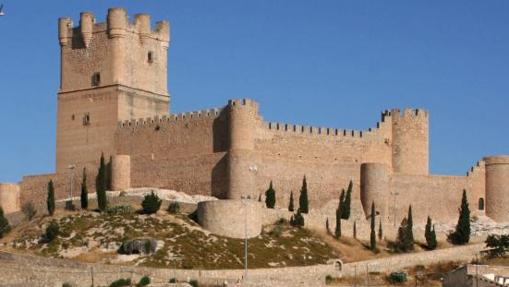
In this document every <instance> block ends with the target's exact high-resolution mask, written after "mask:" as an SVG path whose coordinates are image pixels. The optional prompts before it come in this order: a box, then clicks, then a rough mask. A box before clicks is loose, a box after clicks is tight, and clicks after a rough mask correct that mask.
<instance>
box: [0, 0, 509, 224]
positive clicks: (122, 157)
mask: <svg viewBox="0 0 509 287" xmlns="http://www.w3.org/2000/svg"><path fill="white" fill-rule="evenodd" d="M169 40H170V31H169V23H168V22H165V21H162V22H158V23H157V24H156V27H155V28H154V29H152V27H151V26H150V17H149V16H148V15H146V14H138V15H136V16H135V17H134V21H133V22H129V20H128V17H127V12H126V11H125V10H124V9H121V8H112V9H110V10H109V11H108V15H107V19H106V22H105V23H96V22H95V19H94V16H93V15H92V14H91V13H89V12H84V13H82V14H81V17H80V24H79V26H76V27H73V26H72V22H71V20H70V18H61V19H60V20H59V42H60V46H61V62H62V66H61V67H62V68H61V83H60V90H59V94H58V117H57V122H58V123H57V156H56V166H57V167H56V172H55V173H52V174H46V175H35V176H26V177H24V178H23V179H22V181H21V182H20V183H19V193H20V197H19V199H20V200H19V204H18V203H17V201H16V200H12V196H13V195H14V196H15V195H16V193H17V191H16V188H14V189H13V187H12V186H10V185H0V193H1V194H2V195H5V196H0V199H1V202H0V204H2V206H3V207H4V209H5V210H10V211H12V210H16V209H19V206H20V204H23V203H25V202H27V201H35V202H39V203H40V202H44V200H45V198H46V185H47V182H48V181H49V180H50V179H51V180H53V181H54V183H55V187H56V196H57V198H65V197H66V196H68V194H69V192H70V190H71V185H72V190H74V191H75V193H77V192H78V190H79V187H80V182H81V174H82V170H83V168H86V171H87V175H88V182H87V183H88V187H89V190H90V192H94V186H95V184H94V179H95V176H96V173H97V167H98V163H99V157H100V155H101V153H104V155H105V158H106V160H107V161H108V162H110V165H111V178H112V187H113V189H118V190H121V189H126V188H129V187H144V186H153V187H161V188H169V189H175V190H178V191H183V192H186V193H189V194H207V195H213V196H216V197H218V198H220V199H233V200H238V199H240V198H241V197H242V196H249V197H251V199H257V198H258V197H259V195H260V194H263V193H264V191H265V190H266V189H267V187H268V185H269V182H270V181H273V183H274V187H275V189H276V191H277V192H276V195H277V205H278V206H279V207H286V206H287V205H288V201H289V197H290V192H293V193H294V198H295V199H296V202H297V199H298V195H299V190H300V188H301V185H302V179H303V177H304V176H306V179H307V183H308V194H309V199H310V207H311V209H319V208H322V207H327V208H334V206H337V201H338V198H339V194H340V192H341V190H342V189H343V188H346V187H347V185H348V183H349V182H350V180H351V181H352V182H353V185H354V193H353V203H352V204H353V206H355V208H358V209H360V210H361V211H359V212H360V213H362V217H363V218H364V219H365V218H366V217H369V215H370V214H369V213H370V205H371V203H372V202H375V204H376V206H377V213H379V214H380V218H381V219H383V221H398V222H399V221H401V218H402V217H403V216H405V215H406V212H407V209H408V206H409V205H410V204H411V205H412V206H413V207H414V208H413V211H414V217H415V219H416V220H419V221H422V220H424V219H425V218H426V216H428V215H430V216H432V217H433V218H434V220H439V221H450V220H456V218H457V209H456V208H453V207H455V206H458V205H459V202H460V199H461V194H462V191H463V190H466V192H467V195H468V197H469V201H470V203H471V207H472V209H476V208H477V207H478V202H480V201H483V202H484V201H486V204H485V205H486V215H488V216H490V217H492V218H493V219H495V220H496V221H500V222H501V221H509V213H508V212H507V211H506V206H507V205H508V204H509V202H508V201H509V196H508V194H509V184H508V181H509V179H508V178H509V156H493V157H486V158H485V159H484V160H482V161H480V162H479V163H478V164H477V165H476V166H475V167H474V168H472V169H471V170H470V171H469V172H468V174H467V175H466V176H444V175H430V174H429V114H428V112H427V111H425V110H422V109H405V110H402V111H400V110H398V109H394V110H388V111H385V112H383V113H382V115H381V119H380V122H379V123H377V125H376V127H374V128H371V129H368V130H363V131H359V130H346V129H336V128H324V127H310V126H301V125H293V124H283V123H271V122H266V121H265V120H264V119H263V118H262V116H261V115H260V113H259V107H258V103H256V102H255V101H253V100H250V99H244V100H231V101H229V102H228V104H227V105H226V106H224V107H221V108H219V109H211V110H204V111H199V112H191V113H183V114H171V113H169V112H168V110H169V93H168V91H167V82H166V79H167V49H168V46H169ZM72 167H74V169H72ZM13 190H14V191H13ZM13 202H16V203H13ZM16 204H18V205H17V206H16ZM206 206H207V204H204V205H203V208H205V209H207V207H206ZM210 208H211V212H210V213H207V212H205V210H202V211H203V214H220V213H218V210H219V209H221V208H224V206H222V205H221V206H219V205H218V206H212V205H211V206H210ZM224 214H226V215H227V214H229V213H228V212H227V210H226V211H225V212H224ZM253 214H256V213H253Z"/></svg>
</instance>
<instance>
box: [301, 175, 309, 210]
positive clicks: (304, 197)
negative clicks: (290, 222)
mask: <svg viewBox="0 0 509 287" xmlns="http://www.w3.org/2000/svg"><path fill="white" fill-rule="evenodd" d="M299 211H300V212H302V213H308V212H309V202H308V185H307V182H306V176H304V179H303V180H302V188H301V190H300V196H299Z"/></svg>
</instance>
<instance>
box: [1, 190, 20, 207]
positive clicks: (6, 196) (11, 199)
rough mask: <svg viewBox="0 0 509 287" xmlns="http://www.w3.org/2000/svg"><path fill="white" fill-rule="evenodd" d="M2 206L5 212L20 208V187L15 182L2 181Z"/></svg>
mask: <svg viewBox="0 0 509 287" xmlns="http://www.w3.org/2000/svg"><path fill="white" fill-rule="evenodd" d="M0 207H2V209H3V210H4V213H5V214H8V213H12V212H16V211H19V210H20V188H19V185H18V184H14V183H0Z"/></svg>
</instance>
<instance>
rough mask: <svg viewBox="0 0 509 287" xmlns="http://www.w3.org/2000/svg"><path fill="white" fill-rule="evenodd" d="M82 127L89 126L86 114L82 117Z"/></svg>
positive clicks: (88, 116)
mask: <svg viewBox="0 0 509 287" xmlns="http://www.w3.org/2000/svg"><path fill="white" fill-rule="evenodd" d="M83 125H84V126H88V125H90V114H89V113H86V114H84V115H83Z"/></svg>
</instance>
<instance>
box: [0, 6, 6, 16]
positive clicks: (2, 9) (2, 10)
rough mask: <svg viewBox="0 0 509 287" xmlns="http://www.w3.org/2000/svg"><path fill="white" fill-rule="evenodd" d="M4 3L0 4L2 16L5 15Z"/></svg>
mask: <svg viewBox="0 0 509 287" xmlns="http://www.w3.org/2000/svg"><path fill="white" fill-rule="evenodd" d="M4 15H5V13H4V4H0V16H4Z"/></svg>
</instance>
